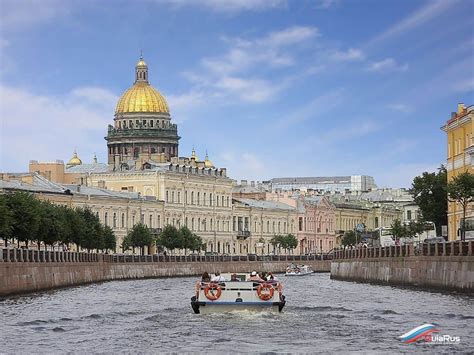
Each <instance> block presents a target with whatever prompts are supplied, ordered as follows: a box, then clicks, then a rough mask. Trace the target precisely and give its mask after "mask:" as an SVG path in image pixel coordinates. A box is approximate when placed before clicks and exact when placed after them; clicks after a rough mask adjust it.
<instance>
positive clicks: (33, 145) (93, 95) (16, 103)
mask: <svg viewBox="0 0 474 355" xmlns="http://www.w3.org/2000/svg"><path fill="white" fill-rule="evenodd" d="M117 100H118V97H116V96H115V95H114V94H113V93H111V92H109V91H107V90H105V89H102V88H94V87H87V88H77V89H75V90H72V91H71V92H70V93H68V94H66V95H65V96H63V97H53V96H44V95H37V94H35V93H31V92H28V91H25V90H22V89H19V88H13V87H8V86H5V85H2V86H0V116H1V117H2V131H1V141H2V144H1V146H2V149H5V150H7V149H8V152H3V154H2V159H1V166H0V170H3V171H26V170H27V169H28V161H29V160H30V159H34V160H47V161H50V160H55V159H63V160H68V159H69V158H70V157H71V156H72V152H73V150H74V147H77V150H78V153H79V156H80V157H81V159H83V161H84V162H88V161H90V160H91V159H92V156H93V154H94V152H97V154H98V156H99V159H100V160H101V161H104V160H105V154H106V151H107V149H106V142H105V140H104V139H103V137H104V136H105V134H106V130H107V125H108V124H112V123H113V112H114V108H115V104H116V102H117ZM100 152H103V155H101V154H100Z"/></svg>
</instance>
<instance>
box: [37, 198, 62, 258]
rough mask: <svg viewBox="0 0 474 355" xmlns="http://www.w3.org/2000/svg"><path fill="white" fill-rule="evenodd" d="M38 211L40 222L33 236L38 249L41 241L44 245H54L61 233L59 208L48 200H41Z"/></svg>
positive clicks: (59, 238)
mask: <svg viewBox="0 0 474 355" xmlns="http://www.w3.org/2000/svg"><path fill="white" fill-rule="evenodd" d="M39 211H40V213H39V216H40V223H39V227H38V232H37V233H36V238H35V240H36V242H37V243H38V249H39V248H40V246H41V242H43V243H44V245H45V246H46V245H49V246H54V244H55V243H56V242H58V241H60V240H61V236H62V234H63V225H62V219H61V216H60V213H59V208H58V207H56V206H55V205H53V204H51V203H50V202H48V201H41V202H40V209H39Z"/></svg>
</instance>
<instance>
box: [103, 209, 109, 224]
mask: <svg viewBox="0 0 474 355" xmlns="http://www.w3.org/2000/svg"><path fill="white" fill-rule="evenodd" d="M108 217H109V216H108V214H107V212H105V213H104V225H107V219H108Z"/></svg>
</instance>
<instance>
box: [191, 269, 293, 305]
mask: <svg viewBox="0 0 474 355" xmlns="http://www.w3.org/2000/svg"><path fill="white" fill-rule="evenodd" d="M221 276H222V279H223V280H225V281H220V282H198V283H197V284H196V290H195V291H196V295H195V296H193V297H192V298H191V307H192V308H193V311H194V313H196V314H199V313H200V314H207V313H215V312H230V311H235V310H249V311H271V312H281V311H282V309H283V307H284V306H285V303H286V302H285V296H284V295H283V294H282V284H281V283H280V282H278V281H274V280H272V281H250V280H249V277H250V275H249V274H236V276H237V280H238V281H230V280H231V274H221Z"/></svg>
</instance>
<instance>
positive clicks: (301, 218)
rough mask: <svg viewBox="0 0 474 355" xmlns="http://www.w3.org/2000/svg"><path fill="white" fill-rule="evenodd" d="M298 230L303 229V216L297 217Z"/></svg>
mask: <svg viewBox="0 0 474 355" xmlns="http://www.w3.org/2000/svg"><path fill="white" fill-rule="evenodd" d="M298 230H299V231H300V232H301V231H302V230H303V217H300V218H299V219H298Z"/></svg>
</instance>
